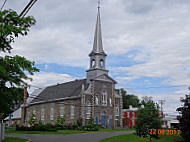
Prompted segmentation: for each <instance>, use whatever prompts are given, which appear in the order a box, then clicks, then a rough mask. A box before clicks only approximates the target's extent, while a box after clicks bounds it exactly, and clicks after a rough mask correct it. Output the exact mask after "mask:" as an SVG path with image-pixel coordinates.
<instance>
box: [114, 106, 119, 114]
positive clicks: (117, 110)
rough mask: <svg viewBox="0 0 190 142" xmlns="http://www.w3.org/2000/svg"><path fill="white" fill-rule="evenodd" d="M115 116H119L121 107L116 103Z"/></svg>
mask: <svg viewBox="0 0 190 142" xmlns="http://www.w3.org/2000/svg"><path fill="white" fill-rule="evenodd" d="M115 116H119V107H118V105H115Z"/></svg>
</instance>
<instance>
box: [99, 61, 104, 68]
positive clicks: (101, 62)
mask: <svg viewBox="0 0 190 142" xmlns="http://www.w3.org/2000/svg"><path fill="white" fill-rule="evenodd" d="M100 68H104V60H103V59H101V60H100Z"/></svg>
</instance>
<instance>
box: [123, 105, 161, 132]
mask: <svg viewBox="0 0 190 142" xmlns="http://www.w3.org/2000/svg"><path fill="white" fill-rule="evenodd" d="M137 110H138V108H133V107H132V106H129V109H123V127H127V128H133V127H134V126H136V118H137ZM159 114H160V117H162V118H163V117H164V114H163V112H159Z"/></svg>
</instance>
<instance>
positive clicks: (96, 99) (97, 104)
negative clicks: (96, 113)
mask: <svg viewBox="0 0 190 142" xmlns="http://www.w3.org/2000/svg"><path fill="white" fill-rule="evenodd" d="M96 105H98V95H97V96H96Z"/></svg>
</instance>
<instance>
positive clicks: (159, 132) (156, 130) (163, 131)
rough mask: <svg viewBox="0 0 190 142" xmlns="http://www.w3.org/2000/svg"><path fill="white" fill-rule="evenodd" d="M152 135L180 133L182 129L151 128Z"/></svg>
mask: <svg viewBox="0 0 190 142" xmlns="http://www.w3.org/2000/svg"><path fill="white" fill-rule="evenodd" d="M149 134H150V135H157V134H158V135H179V134H180V130H164V129H149Z"/></svg>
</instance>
